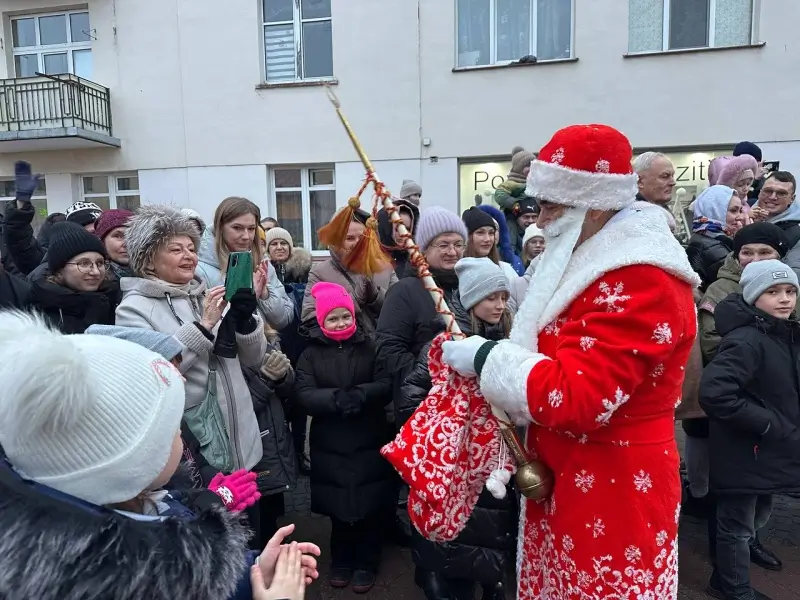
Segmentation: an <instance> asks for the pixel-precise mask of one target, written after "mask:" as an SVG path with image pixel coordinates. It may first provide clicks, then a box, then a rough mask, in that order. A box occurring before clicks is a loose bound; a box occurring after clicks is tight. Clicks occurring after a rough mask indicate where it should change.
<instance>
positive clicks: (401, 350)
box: [377, 264, 458, 428]
mask: <svg viewBox="0 0 800 600" xmlns="http://www.w3.org/2000/svg"><path fill="white" fill-rule="evenodd" d="M433 276H434V280H435V281H436V284H437V285H438V286H439V287H440V288H442V289H443V290H444V296H445V301H446V302H447V304H448V306H449V305H450V303H451V301H452V299H453V296H454V295H455V294H457V292H458V278H457V277H456V273H455V271H450V272H444V273H433ZM439 319H440V318H439V317H438V315H437V314H436V308H435V306H434V304H433V299H432V298H431V295H430V293H429V292H428V291H427V290H426V289H425V287H424V286H423V284H422V280H420V279H419V278H418V277H417V272H416V269H415V268H414V267H413V266H412V265H411V264H409V265H408V266H407V267H406V271H405V272H404V273H403V277H402V278H401V279H400V281H398V282H397V283H396V284H394V285H393V286H392V287H390V288H389V291H388V292H387V293H386V300H384V303H383V310H381V315H380V317H379V319H378V328H377V342H378V363H379V365H380V368H381V369H383V370H385V371H386V372H387V373H391V374H392V378H393V381H392V386H393V387H392V389H393V393H392V400H393V402H394V412H395V422H396V425H397V427H398V428H399V427H400V426H401V425H402V424H403V423H405V421H406V420H407V419H408V417H409V416H411V413H413V412H414V410H415V409H416V408H417V406H419V403H420V402H421V401H422V398H424V397H425V396H424V395H423V396H422V398H419V397H418V396H416V395H404V394H403V390H402V387H403V383H404V382H405V380H406V378H407V377H408V375H409V374H410V373H411V370H412V369H413V368H414V363H415V361H416V360H417V357H418V356H419V354H420V351H422V349H423V348H424V347H425V346H426V344H428V343H429V342H430V341H431V340H432V339H433V338H434V337H435V336H436V334H437V333H438V332H439V329H437V328H438V327H439V326H438V323H439ZM425 357H426V360H427V353H426V354H425ZM426 393H427V392H426Z"/></svg>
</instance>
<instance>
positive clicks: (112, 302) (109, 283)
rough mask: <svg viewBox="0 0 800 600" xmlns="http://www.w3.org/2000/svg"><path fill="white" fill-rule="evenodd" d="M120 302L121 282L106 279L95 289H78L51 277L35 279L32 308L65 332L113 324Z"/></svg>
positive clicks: (32, 288)
mask: <svg viewBox="0 0 800 600" xmlns="http://www.w3.org/2000/svg"><path fill="white" fill-rule="evenodd" d="M119 302H120V289H119V283H118V282H117V281H116V280H106V281H104V282H103V284H102V285H101V286H100V289H99V290H98V291H96V292H75V291H73V290H71V289H69V288H67V287H65V286H63V285H58V284H57V283H53V282H52V281H50V280H49V278H48V279H41V280H39V281H35V282H33V284H32V286H31V295H30V307H31V308H32V309H34V310H37V311H38V312H40V313H42V314H43V315H44V316H45V317H47V319H48V320H49V321H50V322H51V323H52V324H53V325H54V326H55V327H57V328H58V329H59V330H60V331H61V332H62V333H67V334H70V333H83V332H84V331H86V328H87V327H89V326H90V325H113V324H114V321H115V319H116V316H115V314H114V311H115V310H116V308H117V305H118V304H119Z"/></svg>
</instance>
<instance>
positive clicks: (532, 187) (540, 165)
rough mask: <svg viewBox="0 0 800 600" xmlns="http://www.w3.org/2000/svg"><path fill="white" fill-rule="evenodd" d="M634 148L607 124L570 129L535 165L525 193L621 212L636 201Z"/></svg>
mask: <svg viewBox="0 0 800 600" xmlns="http://www.w3.org/2000/svg"><path fill="white" fill-rule="evenodd" d="M632 159H633V149H632V148H631V144H630V142H629V141H628V138H626V137H625V136H624V135H623V134H622V133H620V132H619V131H617V130H616V129H614V128H613V127H609V126H608V125H571V126H570V127H565V128H564V129H561V130H559V131H557V132H556V133H555V135H554V136H553V138H552V139H551V140H550V141H549V142H547V144H545V146H544V147H543V148H542V149H541V151H540V152H539V157H538V159H537V160H535V161H533V162H532V163H531V170H530V173H529V174H528V185H527V189H526V191H525V193H526V195H528V196H532V197H534V198H539V199H542V200H547V201H550V202H555V203H556V204H564V205H567V206H575V207H579V208H586V209H594V210H621V209H623V208H625V207H626V206H630V205H631V204H633V202H634V201H635V199H636V192H637V187H638V186H637V182H638V179H637V176H636V175H635V174H634V173H633V168H632V167H631V160H632Z"/></svg>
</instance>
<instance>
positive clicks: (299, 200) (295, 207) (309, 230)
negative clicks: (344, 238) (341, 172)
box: [270, 166, 336, 251]
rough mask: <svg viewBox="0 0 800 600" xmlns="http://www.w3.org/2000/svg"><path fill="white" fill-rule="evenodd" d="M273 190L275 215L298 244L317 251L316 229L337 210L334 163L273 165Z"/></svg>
mask: <svg viewBox="0 0 800 600" xmlns="http://www.w3.org/2000/svg"><path fill="white" fill-rule="evenodd" d="M270 173H271V176H272V186H271V188H272V193H273V197H272V200H273V203H272V205H273V206H274V207H275V215H274V216H275V218H276V219H277V220H278V223H279V224H280V226H281V227H283V228H284V229H286V230H287V231H288V232H289V233H291V234H292V241H293V242H294V245H295V246H298V247H303V248H305V249H306V250H311V251H318V250H324V249H325V247H324V246H322V245H321V244H320V243H319V238H318V237H317V230H318V229H319V228H320V227H322V226H323V225H325V224H326V223H328V221H330V220H331V217H332V216H333V214H334V213H335V212H336V181H335V174H334V169H333V166H317V167H274V168H273V169H271V170H270Z"/></svg>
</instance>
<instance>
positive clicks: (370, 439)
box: [295, 282, 394, 593]
mask: <svg viewBox="0 0 800 600" xmlns="http://www.w3.org/2000/svg"><path fill="white" fill-rule="evenodd" d="M311 296H312V297H313V299H314V304H315V306H314V309H315V315H316V321H317V325H318V326H314V327H312V328H311V329H310V331H309V336H310V342H309V346H308V347H307V348H306V349H305V350H304V351H303V354H302V355H301V356H300V360H299V361H298V364H297V373H296V388H295V394H296V396H295V397H296V401H297V402H298V403H299V404H300V406H301V408H302V409H303V410H305V411H306V412H307V413H308V414H309V415H310V416H311V417H312V419H311V435H310V448H311V510H312V511H313V512H315V513H319V514H322V515H327V516H329V517H330V519H331V572H330V584H331V585H332V586H333V587H337V588H342V587H346V586H348V585H349V584H350V583H351V582H352V584H353V591H354V592H356V593H366V592H368V591H369V590H370V589H372V586H373V585H374V584H375V577H376V574H377V572H378V567H379V566H380V557H381V542H382V539H381V538H382V536H381V532H382V531H383V523H382V517H383V516H384V515H385V514H386V507H387V506H390V505H391V503H392V502H393V492H394V480H393V477H392V470H391V466H390V465H389V463H388V462H387V461H385V460H384V459H383V457H382V456H381V455H380V449H381V447H382V446H383V445H384V444H386V443H387V442H388V441H389V440H390V439H391V431H390V429H389V425H388V424H387V422H386V418H385V414H384V406H385V405H386V404H387V403H388V402H389V401H390V400H391V393H392V382H391V379H390V377H389V376H388V374H383V373H376V372H375V362H376V353H375V343H374V341H373V339H372V338H371V337H369V336H367V335H365V333H364V332H363V331H361V330H360V329H358V327H357V325H356V321H355V306H354V304H353V299H352V297H351V296H350V294H348V293H347V290H345V289H344V288H343V287H342V286H340V285H337V284H335V283H328V282H320V283H317V284H315V285H314V287H313V288H312V289H311Z"/></svg>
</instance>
